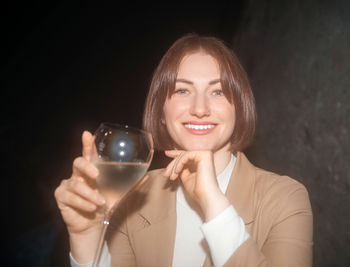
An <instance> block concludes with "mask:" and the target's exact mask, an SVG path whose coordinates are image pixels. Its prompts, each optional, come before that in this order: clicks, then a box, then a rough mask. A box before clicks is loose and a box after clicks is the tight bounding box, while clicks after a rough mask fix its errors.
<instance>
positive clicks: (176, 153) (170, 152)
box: [164, 150, 185, 158]
mask: <svg viewBox="0 0 350 267" xmlns="http://www.w3.org/2000/svg"><path fill="white" fill-rule="evenodd" d="M164 152H165V155H166V156H167V157H169V158H176V157H178V156H180V155H181V153H184V152H185V151H184V150H165V151H164Z"/></svg>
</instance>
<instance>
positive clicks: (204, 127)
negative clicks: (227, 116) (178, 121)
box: [185, 123, 215, 130]
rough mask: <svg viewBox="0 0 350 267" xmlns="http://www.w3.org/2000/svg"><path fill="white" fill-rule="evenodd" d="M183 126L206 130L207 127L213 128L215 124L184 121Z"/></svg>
mask: <svg viewBox="0 0 350 267" xmlns="http://www.w3.org/2000/svg"><path fill="white" fill-rule="evenodd" d="M185 127H186V128H188V129H194V130H207V129H211V128H214V127H215V125H214V124H207V125H198V124H189V123H186V124H185Z"/></svg>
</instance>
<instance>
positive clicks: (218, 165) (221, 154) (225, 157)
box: [214, 144, 231, 175]
mask: <svg viewBox="0 0 350 267" xmlns="http://www.w3.org/2000/svg"><path fill="white" fill-rule="evenodd" d="M229 148H230V144H227V145H225V146H224V147H222V148H221V149H219V150H217V151H215V152H214V166H215V172H216V175H219V174H220V173H221V172H222V171H223V170H224V169H225V167H226V166H227V164H228V163H229V162H230V160H231V151H230V150H229Z"/></svg>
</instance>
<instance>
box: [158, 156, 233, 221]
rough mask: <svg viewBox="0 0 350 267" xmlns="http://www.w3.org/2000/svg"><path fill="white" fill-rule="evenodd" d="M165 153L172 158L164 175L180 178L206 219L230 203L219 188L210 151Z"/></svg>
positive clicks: (172, 178)
mask: <svg viewBox="0 0 350 267" xmlns="http://www.w3.org/2000/svg"><path fill="white" fill-rule="evenodd" d="M165 154H166V155H167V156H168V157H170V158H173V160H172V161H171V162H170V163H169V165H168V166H167V168H166V170H165V172H164V176H165V177H169V179H170V180H175V179H177V178H178V177H179V178H180V179H181V181H182V183H183V186H184V188H185V190H186V191H187V193H188V194H189V195H190V196H191V198H192V199H194V200H195V201H196V202H197V203H198V204H199V206H200V207H201V209H202V211H203V213H204V216H205V220H206V221H209V220H211V219H213V218H214V217H216V216H217V215H218V214H219V213H221V212H222V211H223V210H224V209H226V208H227V207H228V206H229V205H230V203H229V201H228V200H227V198H226V197H225V195H224V194H223V193H222V192H221V190H220V188H219V185H218V182H217V178H216V173H215V167H214V156H213V153H212V152H211V151H183V150H168V151H165Z"/></svg>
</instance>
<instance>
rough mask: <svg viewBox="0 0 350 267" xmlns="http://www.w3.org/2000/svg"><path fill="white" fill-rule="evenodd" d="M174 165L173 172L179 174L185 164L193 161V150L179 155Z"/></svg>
mask: <svg viewBox="0 0 350 267" xmlns="http://www.w3.org/2000/svg"><path fill="white" fill-rule="evenodd" d="M177 159H178V160H177V161H176V163H175V165H174V169H173V173H174V174H177V175H178V174H179V173H181V172H182V170H183V169H184V167H185V165H186V164H187V163H189V162H190V161H193V160H194V159H195V153H193V152H186V153H183V154H182V155H180V156H179V157H178V158H177Z"/></svg>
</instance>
